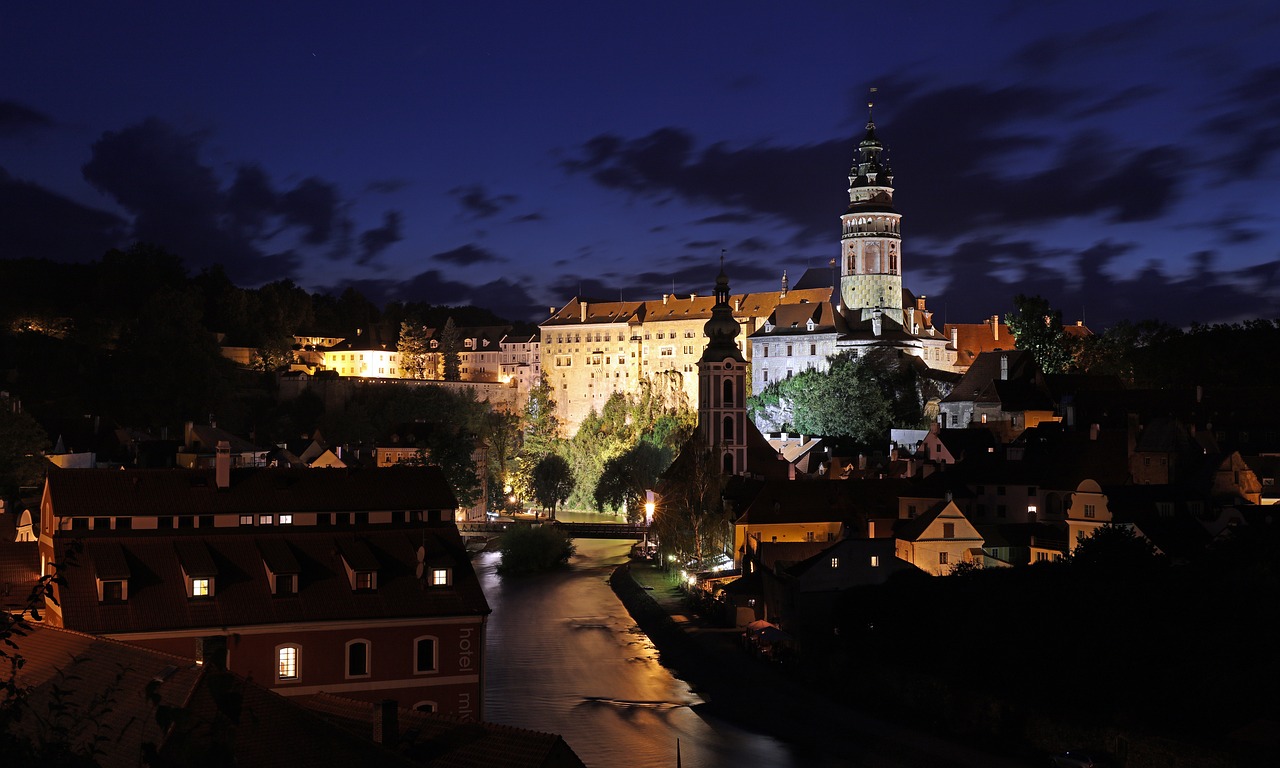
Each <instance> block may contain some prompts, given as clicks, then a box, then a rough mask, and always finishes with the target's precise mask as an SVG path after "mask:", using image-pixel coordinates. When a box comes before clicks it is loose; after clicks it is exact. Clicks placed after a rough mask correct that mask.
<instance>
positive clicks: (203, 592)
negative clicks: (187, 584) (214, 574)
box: [191, 579, 213, 597]
mask: <svg viewBox="0 0 1280 768" xmlns="http://www.w3.org/2000/svg"><path fill="white" fill-rule="evenodd" d="M212 594H213V579H192V580H191V596H192V597H209V596H210V595H212Z"/></svg>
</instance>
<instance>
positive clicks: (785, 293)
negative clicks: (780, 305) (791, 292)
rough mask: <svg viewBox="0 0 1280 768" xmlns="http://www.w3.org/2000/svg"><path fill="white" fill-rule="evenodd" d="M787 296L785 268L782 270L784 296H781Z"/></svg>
mask: <svg viewBox="0 0 1280 768" xmlns="http://www.w3.org/2000/svg"><path fill="white" fill-rule="evenodd" d="M786 296H787V270H785V269H784V270H782V296H781V297H779V298H786Z"/></svg>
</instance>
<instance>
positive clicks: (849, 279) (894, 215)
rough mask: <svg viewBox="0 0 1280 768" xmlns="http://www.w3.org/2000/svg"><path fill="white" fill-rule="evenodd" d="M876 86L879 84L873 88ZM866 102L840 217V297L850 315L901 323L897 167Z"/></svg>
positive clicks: (860, 318)
mask: <svg viewBox="0 0 1280 768" xmlns="http://www.w3.org/2000/svg"><path fill="white" fill-rule="evenodd" d="M872 90H873V91H874V89H872ZM871 108H872V104H871V103H868V104H867V133H866V135H865V136H864V137H863V138H862V141H861V142H860V143H859V144H858V152H857V156H856V157H855V158H854V161H853V167H852V168H850V169H849V208H848V210H847V211H845V214H844V215H843V216H841V217H840V221H841V233H840V249H841V259H840V302H841V304H842V305H843V306H842V311H843V313H844V315H845V317H847V318H849V319H850V320H867V319H870V318H872V317H873V316H874V315H876V311H877V310H879V312H880V313H881V314H882V315H883V316H884V317H889V318H892V319H893V320H894V321H896V322H897V323H898V324H902V322H903V317H902V234H901V230H900V229H899V220H900V219H901V218H902V217H901V216H900V215H899V214H898V212H897V211H895V210H894V208H893V170H892V169H891V168H890V167H889V158H888V155H887V153H886V152H885V148H884V145H883V144H881V143H880V140H879V139H877V138H876V124H875V121H874V120H873V119H872V117H871Z"/></svg>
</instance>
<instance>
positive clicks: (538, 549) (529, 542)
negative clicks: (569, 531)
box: [498, 525, 574, 576]
mask: <svg viewBox="0 0 1280 768" xmlns="http://www.w3.org/2000/svg"><path fill="white" fill-rule="evenodd" d="M498 550H499V551H500V552H501V553H502V562H501V563H499V564H498V572H499V573H501V574H502V575H503V576H513V575H521V574H526V573H538V572H540V571H549V570H553V569H555V568H560V567H563V566H564V564H565V563H567V562H569V558H570V557H573V552H574V546H573V542H572V541H571V540H570V539H569V537H568V536H566V535H565V534H564V531H559V530H556V527H555V526H547V525H539V526H536V527H534V526H524V525H518V526H514V527H512V528H509V529H508V530H507V531H505V532H504V533H503V534H502V537H501V538H500V539H499V540H498Z"/></svg>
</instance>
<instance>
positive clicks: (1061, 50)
mask: <svg viewBox="0 0 1280 768" xmlns="http://www.w3.org/2000/svg"><path fill="white" fill-rule="evenodd" d="M1165 17H1166V14H1163V13H1160V12H1157V11H1151V12H1148V13H1145V14H1142V15H1141V16H1135V17H1134V18H1132V19H1126V20H1125V21H1120V22H1116V23H1114V24H1104V25H1102V26H1098V27H1093V28H1091V29H1087V30H1085V31H1083V32H1080V33H1078V34H1074V35H1072V34H1062V33H1056V34H1054V35H1052V36H1046V37H1042V38H1040V39H1039V40H1036V41H1035V42H1033V43H1031V44H1029V45H1027V46H1025V47H1023V48H1022V49H1021V50H1019V51H1018V52H1017V53H1015V54H1014V57H1013V60H1014V62H1015V63H1016V64H1019V65H1021V66H1023V67H1026V68H1027V69H1029V70H1031V71H1033V72H1036V73H1045V72H1048V71H1050V70H1052V69H1056V68H1057V67H1059V66H1060V65H1062V64H1063V62H1065V61H1067V60H1069V59H1074V58H1079V57H1080V56H1081V55H1089V54H1099V53H1103V52H1104V51H1108V50H1109V49H1116V48H1126V49H1128V48H1132V47H1134V46H1135V45H1140V44H1142V43H1143V42H1145V41H1146V40H1149V39H1151V37H1152V36H1153V34H1154V33H1155V30H1156V29H1157V28H1158V27H1160V26H1163V24H1164V22H1165V20H1166V18H1165Z"/></svg>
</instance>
